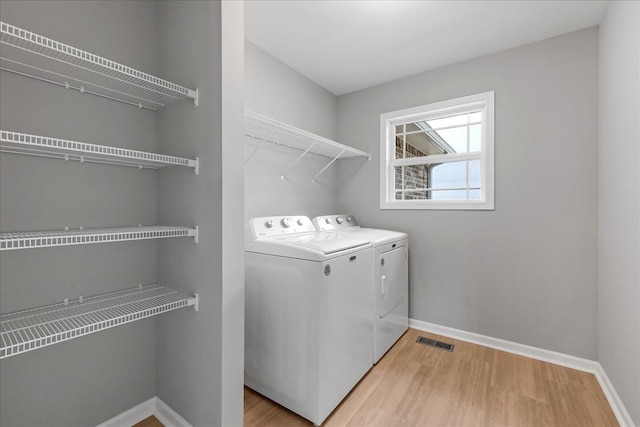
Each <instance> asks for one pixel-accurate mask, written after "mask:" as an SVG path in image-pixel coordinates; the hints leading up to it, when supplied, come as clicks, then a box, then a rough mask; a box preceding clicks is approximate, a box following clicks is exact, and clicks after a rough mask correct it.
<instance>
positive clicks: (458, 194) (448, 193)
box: [429, 190, 467, 200]
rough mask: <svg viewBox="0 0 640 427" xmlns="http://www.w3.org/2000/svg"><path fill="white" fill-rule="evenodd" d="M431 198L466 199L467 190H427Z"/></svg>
mask: <svg viewBox="0 0 640 427" xmlns="http://www.w3.org/2000/svg"><path fill="white" fill-rule="evenodd" d="M429 193H430V194H429V197H430V199H431V200H467V190H442V191H429Z"/></svg>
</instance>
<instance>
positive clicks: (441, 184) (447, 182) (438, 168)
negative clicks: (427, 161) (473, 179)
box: [429, 162, 467, 189]
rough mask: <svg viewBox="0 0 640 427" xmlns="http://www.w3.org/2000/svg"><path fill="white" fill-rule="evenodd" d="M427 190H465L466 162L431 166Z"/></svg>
mask: <svg viewBox="0 0 640 427" xmlns="http://www.w3.org/2000/svg"><path fill="white" fill-rule="evenodd" d="M429 175H430V176H429V181H430V182H429V184H430V185H429V188H465V189H466V188H467V162H452V163H441V164H438V165H431V167H430V174H429Z"/></svg>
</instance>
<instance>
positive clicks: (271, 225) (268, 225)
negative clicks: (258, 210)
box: [264, 220, 273, 228]
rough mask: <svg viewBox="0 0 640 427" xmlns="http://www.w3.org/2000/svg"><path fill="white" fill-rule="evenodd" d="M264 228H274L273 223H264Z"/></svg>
mask: <svg viewBox="0 0 640 427" xmlns="http://www.w3.org/2000/svg"><path fill="white" fill-rule="evenodd" d="M264 226H265V227H267V228H273V221H271V220H269V221H267V222H265V223H264Z"/></svg>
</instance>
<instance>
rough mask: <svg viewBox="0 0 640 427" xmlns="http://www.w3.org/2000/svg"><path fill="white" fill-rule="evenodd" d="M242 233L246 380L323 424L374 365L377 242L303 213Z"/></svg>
mask: <svg viewBox="0 0 640 427" xmlns="http://www.w3.org/2000/svg"><path fill="white" fill-rule="evenodd" d="M245 236H246V237H245V281H246V291H245V292H246V296H245V301H246V303H245V308H246V314H245V384H246V385H247V386H248V387H250V388H252V389H253V390H255V391H257V392H258V393H260V394H262V395H264V396H266V397H268V398H270V399H271V400H274V401H275V402H278V403H279V404H281V405H282V406H284V407H286V408H289V409H290V410H292V411H293V412H295V413H297V414H299V415H301V416H302V417H304V418H306V419H308V420H310V421H311V422H313V423H314V424H315V425H320V424H321V423H322V422H323V421H324V420H325V419H326V418H327V416H328V415H329V414H331V412H332V411H333V409H334V408H335V407H336V406H337V405H338V404H339V403H340V402H341V401H342V399H343V398H344V397H345V396H346V395H347V394H348V393H349V391H350V390H351V389H352V388H353V386H355V385H356V383H357V382H358V381H359V380H360V379H361V378H362V377H363V376H364V374H365V373H366V372H367V371H368V370H369V369H370V368H371V366H373V363H372V348H371V343H372V342H373V309H372V307H373V295H372V290H371V282H372V281H373V271H372V270H371V268H370V266H371V264H372V263H373V258H374V252H373V245H372V244H371V242H370V241H369V240H368V239H366V238H364V237H362V236H359V235H356V234H353V233H345V235H344V236H342V235H337V234H333V235H329V234H319V233H316V230H315V228H314V227H313V224H312V223H311V220H309V218H307V217H305V216H290V217H267V218H255V219H252V220H251V221H249V223H248V225H247V230H246V235H245Z"/></svg>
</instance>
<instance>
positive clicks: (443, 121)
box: [426, 113, 468, 129]
mask: <svg viewBox="0 0 640 427" xmlns="http://www.w3.org/2000/svg"><path fill="white" fill-rule="evenodd" d="M467 116H468V114H467V113H464V114H458V115H455V116H449V117H442V118H439V119H435V120H427V121H426V124H427V125H429V126H430V127H431V128H432V129H438V128H443V127H448V126H460V125H466V124H467Z"/></svg>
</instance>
